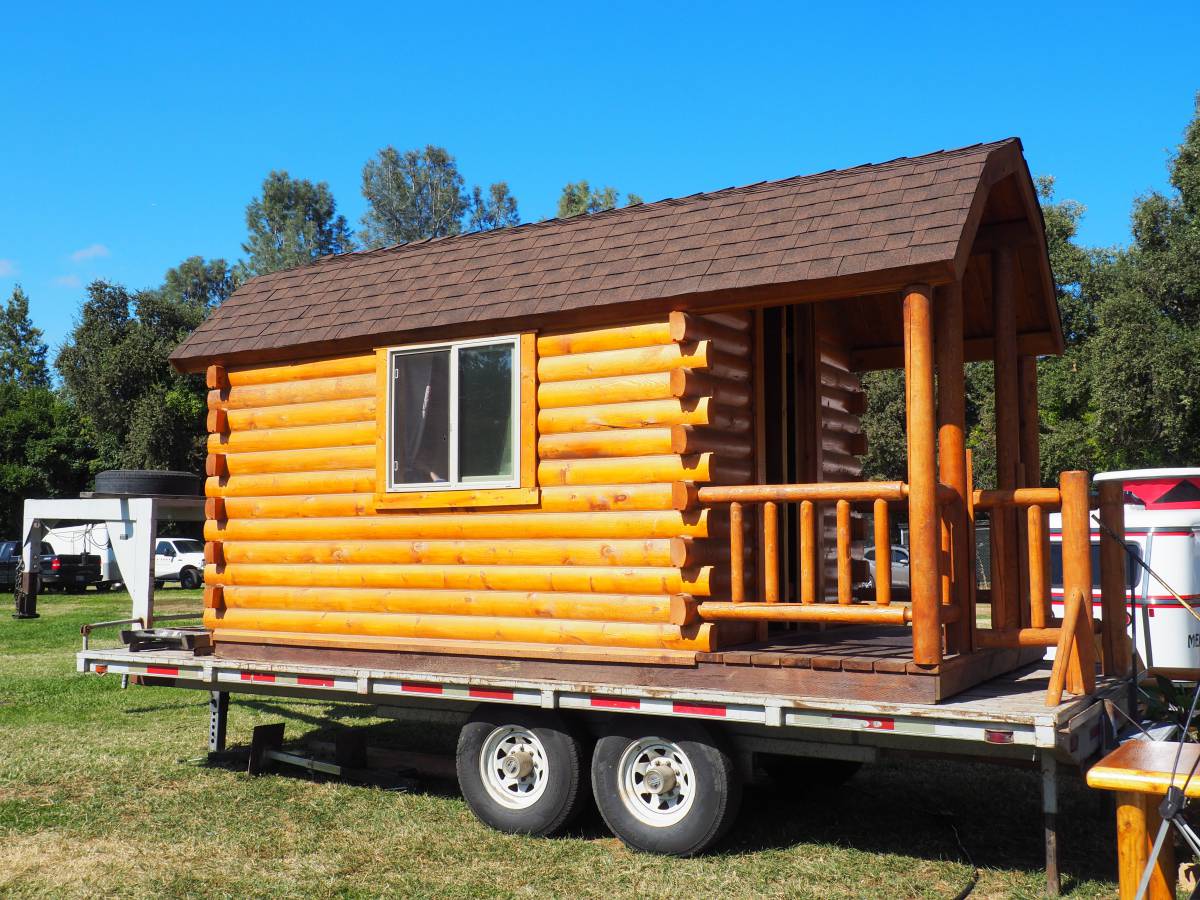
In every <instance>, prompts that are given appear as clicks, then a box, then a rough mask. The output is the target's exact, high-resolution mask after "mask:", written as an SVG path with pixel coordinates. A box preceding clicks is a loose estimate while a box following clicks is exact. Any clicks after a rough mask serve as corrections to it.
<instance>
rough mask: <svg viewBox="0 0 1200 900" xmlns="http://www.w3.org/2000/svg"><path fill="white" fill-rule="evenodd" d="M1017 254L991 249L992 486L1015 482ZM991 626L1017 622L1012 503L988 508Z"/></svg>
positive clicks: (1017, 441)
mask: <svg viewBox="0 0 1200 900" xmlns="http://www.w3.org/2000/svg"><path fill="white" fill-rule="evenodd" d="M1016 266H1017V259H1016V254H1015V253H1014V252H1013V249H1012V248H1011V247H998V248H997V249H996V250H995V252H994V253H993V254H992V333H993V335H994V340H995V396H996V487H997V489H999V490H1002V491H1011V490H1014V489H1016V487H1017V486H1018V484H1017V482H1018V478H1017V469H1018V466H1019V465H1020V452H1021V451H1020V440H1021V437H1020V436H1021V417H1020V408H1021V407H1020V396H1019V378H1018V374H1017V365H1018V364H1017V311H1016V292H1017V273H1016ZM991 523H992V529H991V532H992V534H991V536H992V627H993V628H1020V627H1021V602H1020V597H1019V584H1020V579H1019V576H1018V571H1019V563H1018V562H1017V560H1018V552H1017V527H1016V526H1017V517H1016V511H1015V510H1013V509H1007V508H1005V509H998V510H993V511H992V515H991Z"/></svg>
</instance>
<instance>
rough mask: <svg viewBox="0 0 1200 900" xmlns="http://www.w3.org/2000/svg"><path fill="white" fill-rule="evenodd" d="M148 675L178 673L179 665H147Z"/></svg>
mask: <svg viewBox="0 0 1200 900" xmlns="http://www.w3.org/2000/svg"><path fill="white" fill-rule="evenodd" d="M146 674H147V675H178V674H179V667H178V666H146Z"/></svg>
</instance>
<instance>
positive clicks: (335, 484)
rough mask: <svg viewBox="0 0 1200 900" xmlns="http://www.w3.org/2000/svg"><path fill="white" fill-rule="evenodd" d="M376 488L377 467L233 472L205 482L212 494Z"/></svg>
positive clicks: (359, 491) (265, 494)
mask: <svg viewBox="0 0 1200 900" xmlns="http://www.w3.org/2000/svg"><path fill="white" fill-rule="evenodd" d="M375 487H376V474H375V470H374V469H342V470H340V471H337V470H335V471H332V472H280V473H267V474H264V475H231V476H229V477H227V478H224V479H221V478H209V479H207V480H206V481H205V482H204V493H205V496H208V497H284V496H289V495H290V496H297V495H304V494H364V493H370V492H372V491H374V490H375Z"/></svg>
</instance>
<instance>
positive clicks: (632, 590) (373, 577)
mask: <svg viewBox="0 0 1200 900" xmlns="http://www.w3.org/2000/svg"><path fill="white" fill-rule="evenodd" d="M712 575H713V573H712V571H711V569H710V568H703V569H700V570H696V571H689V572H681V571H680V570H679V569H675V568H672V567H667V566H639V567H633V566H501V565H497V566H468V565H435V564H432V563H430V564H420V563H418V564H412V565H384V564H367V563H363V564H359V565H337V564H326V565H305V564H299V563H297V564H278V565H276V564H270V563H238V564H233V563H229V562H226V564H225V567H224V568H219V567H217V566H205V567H204V580H205V582H206V583H208V584H220V585H226V586H228V585H235V584H246V585H258V586H264V587H268V586H269V587H330V588H335V587H371V588H384V587H386V588H415V589H426V590H471V591H483V590H497V591H571V592H591V593H600V594H679V593H689V594H697V595H704V596H708V595H709V594H710V593H711V586H712V584H713V581H712Z"/></svg>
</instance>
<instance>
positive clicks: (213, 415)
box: [208, 409, 229, 434]
mask: <svg viewBox="0 0 1200 900" xmlns="http://www.w3.org/2000/svg"><path fill="white" fill-rule="evenodd" d="M228 431H229V413H228V412H226V411H225V410H223V409H214V410H211V411H210V412H209V414H208V432H209V434H225V433H227V432H228Z"/></svg>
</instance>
